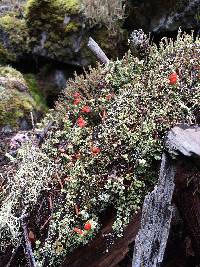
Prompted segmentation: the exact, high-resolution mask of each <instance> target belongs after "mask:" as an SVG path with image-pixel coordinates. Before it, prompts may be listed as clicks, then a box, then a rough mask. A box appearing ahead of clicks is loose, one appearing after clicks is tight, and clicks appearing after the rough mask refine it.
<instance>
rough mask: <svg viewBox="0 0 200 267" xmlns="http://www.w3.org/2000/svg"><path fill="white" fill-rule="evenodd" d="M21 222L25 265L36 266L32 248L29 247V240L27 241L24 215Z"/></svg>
mask: <svg viewBox="0 0 200 267" xmlns="http://www.w3.org/2000/svg"><path fill="white" fill-rule="evenodd" d="M21 224H22V229H23V234H24V241H25V247H24V250H25V251H24V253H25V257H26V260H27V265H28V266H29V267H37V266H36V262H35V258H34V255H33V250H32V247H31V242H30V241H29V237H28V230H27V225H26V222H25V218H24V217H23V218H22V219H21Z"/></svg>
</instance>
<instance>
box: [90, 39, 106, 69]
mask: <svg viewBox="0 0 200 267" xmlns="http://www.w3.org/2000/svg"><path fill="white" fill-rule="evenodd" d="M88 47H89V48H90V50H91V51H92V52H93V53H94V54H95V55H96V57H97V58H98V59H99V61H100V62H101V63H102V64H105V65H106V64H108V63H109V62H110V60H109V59H108V57H107V56H106V54H105V53H104V52H103V50H102V49H101V47H100V46H99V45H98V44H97V43H96V42H95V41H94V40H93V39H92V37H90V38H89V41H88Z"/></svg>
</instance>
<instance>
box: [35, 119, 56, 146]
mask: <svg viewBox="0 0 200 267" xmlns="http://www.w3.org/2000/svg"><path fill="white" fill-rule="evenodd" d="M53 123H54V121H50V122H49V123H48V125H47V127H45V128H44V130H43V131H42V132H41V133H39V134H38V139H39V145H41V143H42V142H43V140H44V138H45V136H46V134H47V132H48V131H49V130H50V128H51V126H52V125H53Z"/></svg>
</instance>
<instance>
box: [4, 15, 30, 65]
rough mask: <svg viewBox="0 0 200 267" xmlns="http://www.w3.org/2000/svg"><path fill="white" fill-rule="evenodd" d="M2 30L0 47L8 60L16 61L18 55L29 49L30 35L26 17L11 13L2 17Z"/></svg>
mask: <svg viewBox="0 0 200 267" xmlns="http://www.w3.org/2000/svg"><path fill="white" fill-rule="evenodd" d="M0 31H1V32H2V34H1V37H0V43H1V45H0V48H1V47H2V49H3V53H4V54H5V56H7V57H8V60H10V61H14V60H16V57H17V56H19V55H21V54H22V53H27V52H28V51H29V36H28V31H27V27H26V22H25V20H24V19H19V18H17V17H15V16H14V15H9V14H7V15H5V16H2V17H0ZM5 40H6V42H5ZM4 43H6V47H5V45H4Z"/></svg>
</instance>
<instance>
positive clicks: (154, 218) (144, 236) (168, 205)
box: [132, 126, 200, 267]
mask: <svg viewBox="0 0 200 267" xmlns="http://www.w3.org/2000/svg"><path fill="white" fill-rule="evenodd" d="M165 148H166V150H167V151H168V153H169V156H168V157H166V155H165V156H164V158H163V159H162V165H161V171H160V176H159V181H158V186H156V187H155V189H154V191H153V192H152V193H150V194H149V195H147V197H146V198H145V201H144V205H143V213H142V222H141V229H140V231H139V233H138V236H137V238H136V244H135V249H134V255H133V264H132V266H133V267H141V266H144V267H157V266H160V264H161V263H162V260H163V256H164V253H165V248H166V243H167V239H168V234H169V230H170V223H171V218H172V196H173V191H174V183H175V185H176V187H175V188H176V190H175V191H176V194H175V199H176V204H177V208H178V210H179V212H180V214H181V217H182V219H183V221H184V222H185V225H186V226H187V228H188V229H189V232H190V235H191V239H192V241H193V247H194V250H195V256H196V259H197V260H196V263H197V264H200V196H199V193H197V192H198V189H199V185H200V171H199V175H197V174H195V175H194V174H193V175H191V172H194V169H195V164H196V165H197V166H198V168H199V167H200V164H199V162H200V161H199V160H200V127H197V126H196V127H188V126H187V127H185V126H180V127H178V126H176V127H174V128H173V129H172V130H171V131H170V132H169V133H168V135H167V137H166V143H165ZM173 159H176V161H174V160H173ZM166 160H167V161H166ZM181 164H183V166H182V167H181V168H180V166H181ZM185 166H187V168H188V170H190V172H189V173H190V174H189V173H188V171H187V169H185ZM176 169H177V170H179V171H178V174H177V175H176V176H175V172H176ZM177 192H178V193H177Z"/></svg>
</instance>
